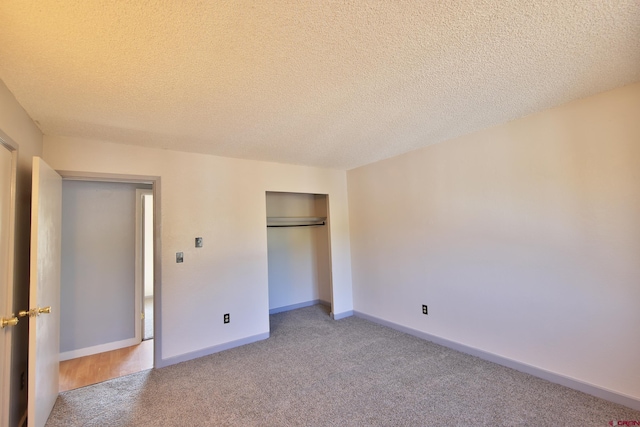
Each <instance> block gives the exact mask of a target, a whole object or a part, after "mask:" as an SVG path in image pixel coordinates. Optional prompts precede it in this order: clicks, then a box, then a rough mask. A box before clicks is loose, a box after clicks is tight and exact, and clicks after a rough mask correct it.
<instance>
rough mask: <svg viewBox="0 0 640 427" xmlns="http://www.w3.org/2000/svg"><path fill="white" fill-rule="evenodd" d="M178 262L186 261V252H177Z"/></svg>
mask: <svg viewBox="0 0 640 427" xmlns="http://www.w3.org/2000/svg"><path fill="white" fill-rule="evenodd" d="M176 262H177V263H181V262H184V252H176Z"/></svg>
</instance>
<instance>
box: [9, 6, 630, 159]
mask: <svg viewBox="0 0 640 427" xmlns="http://www.w3.org/2000/svg"><path fill="white" fill-rule="evenodd" d="M0 79H2V80H3V81H4V82H5V84H6V85H7V87H8V88H9V89H10V90H11V91H12V92H13V94H14V95H15V96H16V98H17V99H18V101H19V102H20V103H21V104H22V106H23V107H24V108H25V109H26V110H27V112H28V113H29V114H30V115H31V117H32V118H33V119H34V120H36V121H37V122H38V123H39V126H40V128H41V129H42V131H43V133H44V134H47V135H64V136H76V137H84V138H91V139H100V140H108V141H113V142H119V143H125V144H135V145H143V146H151V147H160V148H167V149H174V150H181V151H192V152H199V153H210V154H216V155H221V156H228V157H240V158H248V159H260V160H269V161H276V162H283V163H296V164H306V165H316V166H323V167H330V168H338V169H350V168H353V167H356V166H359V165H363V164H366V163H370V162H373V161H376V160H380V159H383V158H387V157H390V156H393V155H396V154H400V153H403V152H407V151H409V150H413V149H415V148H419V147H423V146H425V145H428V144H433V143H438V142H441V141H444V140H447V139H450V138H452V137H455V136H459V135H462V134H465V133H469V132H471V131H474V130H477V129H481V128H486V127H488V126H492V125H495V124H499V123H504V122H506V121H509V120H512V119H514V118H517V117H521V116H524V115H527V114H530V113H533V112H536V111H540V110H544V109H546V108H549V107H553V106H556V105H559V104H561V103H564V102H567V101H570V100H573V99H576V98H581V97H584V96H588V95H591V94H594V93H597V92H601V91H604V90H608V89H612V88H614V87H618V86H622V85H625V84H629V83H633V82H637V81H640V2H638V0H593V1H591V0H577V1H563V0H550V1H542V0H529V1H524V0H523V1H488V0H477V1H466V2H465V1H426V0H420V1H395V0H389V1H374V0H371V1H364V0H359V1H356V0H351V1H350V0H344V1H321V2H320V1H318V2H315V1H281V0H280V1H264V2H262V1H255V2H250V1H238V2H231V1H204V0H202V1H195V0H192V1H168V0H164V1H162V0H146V1H132V0H124V1H123V0H117V1H114V0H104V1H98V0H95V1H94V0H90V1H88V0H67V1H62V2H60V1H51V0H36V1H27V0H2V2H0Z"/></svg>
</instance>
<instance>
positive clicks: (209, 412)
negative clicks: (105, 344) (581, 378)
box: [47, 305, 640, 427]
mask: <svg viewBox="0 0 640 427" xmlns="http://www.w3.org/2000/svg"><path fill="white" fill-rule="evenodd" d="M617 420H640V412H638V411H634V410H632V409H629V408H626V407H624V406H620V405H617V404H614V403H610V402H607V401H605V400H602V399H598V398H596V397H593V396H590V395H587V394H584V393H581V392H578V391H575V390H572V389H569V388H566V387H563V386H560V385H557V384H553V383H550V382H548V381H545V380H541V379H538V378H536V377H533V376H531V375H527V374H524V373H521V372H518V371H515V370H513V369H509V368H505V367H502V366H500V365H496V364H494V363H490V362H487V361H484V360H481V359H479V358H476V357H473V356H469V355H466V354H463V353H459V352H457V351H454V350H451V349H448V348H445V347H442V346H439V345H436V344H433V343H430V342H428V341H424V340H421V339H418V338H415V337H413V336H410V335H406V334H403V333H401V332H397V331H395V330H392V329H389V328H386V327H383V326H380V325H377V324H374V323H371V322H368V321H366V320H363V319H360V318H356V317H349V318H346V319H342V320H339V321H334V320H331V319H330V318H329V316H328V312H327V308H326V307H324V306H321V305H318V306H313V307H306V308H302V309H299V310H294V311H289V312H285V313H279V314H275V315H272V316H271V337H270V338H269V339H267V340H264V341H260V342H257V343H254V344H249V345H245V346H242V347H238V348H234V349H231V350H227V351H223V352H220V353H216V354H213V355H211V356H207V357H202V358H199V359H196V360H191V361H188V362H183V363H179V364H176V365H173V366H169V367H166V368H162V369H153V370H148V371H143V372H139V373H137V374H133V375H128V376H126V377H122V378H117V379H114V380H110V381H106V382H103V383H100V384H97V385H93V386H88V387H84V388H81V389H77V390H73V391H68V392H64V393H61V394H60V396H59V397H58V400H57V402H56V404H55V407H54V409H53V412H52V414H51V417H50V418H49V421H48V423H47V426H49V427H54V426H65V427H68V426H185V425H190V426H569V425H571V426H603V427H604V426H607V425H609V422H610V421H614V423H615V422H617Z"/></svg>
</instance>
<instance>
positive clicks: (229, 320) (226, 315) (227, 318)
mask: <svg viewBox="0 0 640 427" xmlns="http://www.w3.org/2000/svg"><path fill="white" fill-rule="evenodd" d="M223 320H224V323H229V322H231V319H230V318H229V313H227V314H225V315H224V316H223Z"/></svg>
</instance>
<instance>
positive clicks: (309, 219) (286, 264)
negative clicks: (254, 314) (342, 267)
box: [266, 191, 332, 315]
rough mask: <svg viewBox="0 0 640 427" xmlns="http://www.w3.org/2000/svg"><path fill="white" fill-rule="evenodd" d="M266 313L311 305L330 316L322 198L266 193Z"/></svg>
mask: <svg viewBox="0 0 640 427" xmlns="http://www.w3.org/2000/svg"><path fill="white" fill-rule="evenodd" d="M266 207H267V209H266V212H267V221H266V222H267V257H268V267H269V314H275V313H280V312H283V311H289V310H295V309H297V308H302V307H307V306H311V305H316V304H322V305H324V306H326V308H327V315H330V313H331V312H332V289H331V254H330V246H329V226H330V218H329V215H328V213H329V209H328V196H327V195H326V194H309V193H285V192H271V191H268V192H267V193H266Z"/></svg>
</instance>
